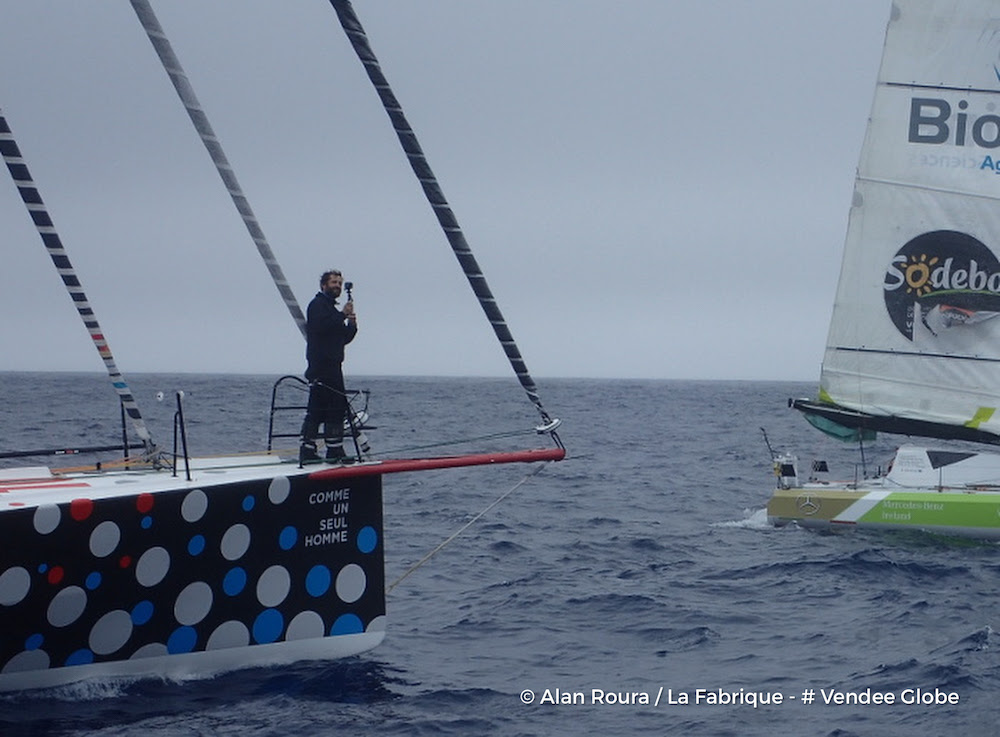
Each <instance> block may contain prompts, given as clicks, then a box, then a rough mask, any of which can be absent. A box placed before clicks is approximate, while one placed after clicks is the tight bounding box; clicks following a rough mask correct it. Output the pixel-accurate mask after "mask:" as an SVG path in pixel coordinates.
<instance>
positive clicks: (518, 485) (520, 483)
mask: <svg viewBox="0 0 1000 737" xmlns="http://www.w3.org/2000/svg"><path fill="white" fill-rule="evenodd" d="M547 465H548V463H540V464H538V465H537V466H536V467H535V469H534V470H533V471H531V472H529V473H528V474H527V475H526V476H525V477H524V478H523V479H521V480H520V481H518V482H517V483H516V484H514V485H513V486H512V487H511V488H509V489H508V490H507V491H505V492H504V493H503V494H501V495H500V496H498V497H497V498H496V499H495V500H494V501H493V502H492V503H491V504H490V505H489V506H488V507H486V508H485V509H483V510H482V511H481V512H479V514H477V515H476V516H475V517H473V518H472V519H470V520H469V521H468V522H466V523H465V524H464V525H462V527H461V528H459V529H458V530H456V531H455V532H454V533H452V535H451V536H450V537H448V539H446V540H445V541H444V542H442V543H441V544H440V545H438V546H437V547H436V548H434V549H433V550H432V551H430V552H429V553H428V554H427V555H425V556H424V557H423V558H421V559H420V560H419V561H417V562H416V563H414V564H413V565H412V566H410V568H409V569H408V570H407V571H406V573H404V574H403V575H402V576H400V577H399V578H397V579H396V580H395V581H394V582H393V583H392V585H391V586H389V588H387V589H386V590H385V593H386V594H389V593H391V592H392V590H393V589H394V588H396V587H397V586H398V585H399V584H400V583H402V582H403V580H404V579H406V578H407V577H409V575H410V574H411V573H413V572H415V571H416V570H417V569H418V568H420V567H421V566H422V565H424V563H426V562H427V561H429V560H430V559H431V558H433V557H434V556H435V555H437V554H438V553H439V552H440V551H441V550H443V549H444V547H445V546H446V545H448V544H449V543H451V541H452V540H454V539H455V538H457V537H458V536H459V535H461V534H462V533H463V532H465V531H466V530H468V529H469V528H470V527H472V525H474V524H475V523H476V522H478V521H479V520H480V519H481V518H482V517H483V515H485V514H486V513H487V512H489V511H490V510H491V509H493V507H495V506H496V505H498V504H499V503H500V502H502V501H503V500H504V499H506V498H507V497H509V496H510V495H511V494H513V493H514V492H515V491H517V490H518V489H520V488H521V487H522V486H524V484H526V483H527V482H528V480H529V479H531V477H532V476H535V475H536V474H537V473H538V472H539V471H541V470H542V469H543V468H545V466H547Z"/></svg>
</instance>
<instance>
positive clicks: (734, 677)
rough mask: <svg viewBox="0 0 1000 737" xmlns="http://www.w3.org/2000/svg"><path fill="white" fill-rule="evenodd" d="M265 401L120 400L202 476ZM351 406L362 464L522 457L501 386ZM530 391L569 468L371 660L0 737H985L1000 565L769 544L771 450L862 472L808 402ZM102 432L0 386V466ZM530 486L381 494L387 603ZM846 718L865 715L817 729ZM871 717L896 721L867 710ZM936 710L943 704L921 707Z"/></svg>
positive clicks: (252, 441)
mask: <svg viewBox="0 0 1000 737" xmlns="http://www.w3.org/2000/svg"><path fill="white" fill-rule="evenodd" d="M274 378H276V377H258V376H254V377H246V376H197V375H181V376H153V375H139V376H133V377H130V382H131V385H132V388H133V390H134V391H135V394H136V397H137V400H138V402H139V405H140V408H141V409H142V410H143V413H144V415H145V416H146V417H147V419H148V422H149V425H150V427H151V429H152V431H153V433H154V437H157V438H158V439H160V442H161V443H169V442H170V437H171V425H170V423H171V419H172V415H173V412H174V409H175V401H174V396H175V395H174V393H175V391H177V390H183V391H184V392H185V397H184V412H185V415H186V418H187V426H188V435H189V442H190V445H191V452H192V453H193V454H211V453H214V452H217V451H220V450H221V451H230V450H253V449H259V448H261V447H262V446H263V445H264V443H265V442H266V436H267V424H268V406H269V400H270V390H271V384H272V382H273V380H274ZM349 383H350V384H351V385H352V386H355V387H357V388H367V389H369V390H370V391H371V402H370V410H371V414H372V419H371V422H372V424H375V425H377V426H378V429H377V430H374V431H373V432H372V433H371V440H372V443H373V445H374V447H375V449H376V450H377V451H378V452H379V453H383V454H384V455H386V456H390V455H394V454H396V453H399V454H403V455H405V454H408V453H407V449H410V448H413V447H416V446H429V445H432V444H435V443H438V442H442V441H444V440H453V441H462V440H471V439H475V438H480V439H477V440H471V442H469V443H468V444H467V446H466V447H467V449H468V448H475V447H477V446H484V447H493V446H494V445H496V444H510V445H512V446H516V445H523V444H525V443H527V444H531V445H534V444H536V443H537V442H538V440H537V439H536V438H535V437H533V436H532V435H530V434H529V435H525V436H522V437H519V438H506V437H504V438H485V437H484V436H487V435H492V434H499V433H506V432H508V431H516V430H521V429H525V428H527V429H529V430H530V428H531V427H532V426H533V424H535V423H536V422H537V415H536V413H535V412H534V409H533V407H531V405H530V404H529V403H528V401H527V400H526V399H525V397H524V395H523V393H522V392H521V389H520V387H519V386H518V385H517V383H516V382H515V381H513V380H506V379H455V378H446V379H431V378H413V379H404V378H371V379H364V378H357V377H352V378H351V380H350V382H349ZM539 388H540V390H541V394H542V399H543V401H544V403H545V405H546V408H547V409H548V411H549V413H550V414H552V415H553V416H558V417H559V418H561V419H562V420H563V427H562V429H561V436H562V439H563V441H564V442H565V443H566V445H567V447H568V449H569V458H568V459H567V460H566V461H564V462H562V463H559V464H551V465H549V466H548V467H546V468H545V469H544V470H542V471H541V472H540V473H539V474H538V475H536V476H534V477H532V478H531V479H530V480H529V481H528V482H527V483H525V484H524V485H522V486H520V487H518V488H517V489H516V490H515V491H514V492H513V493H511V494H510V495H509V496H507V497H506V498H505V499H504V500H503V501H502V502H500V503H499V504H498V505H497V506H496V507H494V508H493V509H492V510H490V511H489V512H488V513H487V514H485V515H484V516H483V517H482V518H481V519H480V520H479V521H478V522H476V523H475V524H473V525H472V526H471V527H470V528H469V529H468V531H467V532H466V533H464V534H463V535H461V536H459V537H458V538H456V539H455V540H454V541H453V542H451V543H450V544H448V545H447V546H445V547H444V548H443V549H442V550H441V551H440V552H439V553H437V555H436V556H435V557H433V558H432V559H431V560H430V561H429V562H428V563H426V564H424V565H423V566H421V567H420V568H418V569H417V570H416V571H415V572H413V573H412V574H411V575H409V577H407V578H406V579H405V580H403V581H402V582H401V583H399V585H398V586H397V587H396V588H395V589H393V590H392V592H391V593H390V594H389V597H388V613H389V622H390V626H389V631H388V636H387V638H386V640H385V642H384V643H383V644H382V645H381V646H380V647H379V648H377V649H376V650H373V651H371V652H368V653H365V654H363V655H361V656H359V657H355V658H351V659H348V660H343V661H336V662H326V663H308V664H302V665H297V666H293V667H283V668H269V669H256V670H248V671H242V672H237V673H230V674H227V675H222V676H217V677H214V678H210V679H203V680H192V681H187V682H180V683H179V682H172V681H140V682H134V681H100V682H89V683H85V684H79V685H74V686H70V687H65V688H61V689H58V690H52V691H43V692H34V693H22V694H17V695H6V696H0V735H3V737H10V736H19V735H61V736H66V737H69V736H73V737H98V736H101V737H110V736H112V735H143V736H144V737H193V736H194V735H213V736H216V735H238V736H239V737H265V736H272V735H273V736H279V735H342V734H353V735H383V736H387V735H400V736H405V737H417V736H420V735H487V734H497V735H510V736H515V735H546V736H548V735H581V734H600V735H635V734H662V735H685V736H686V737H696V736H700V735H711V736H713V737H714V736H719V737H721V736H725V735H734V736H736V735H738V736H740V737H745V736H747V735H762V736H763V735H789V736H794V737H800V736H802V735H823V736H829V737H855V736H857V737H862V736H863V737H894V736H897V735H898V736H899V737H904V736H905V737H911V736H912V735H944V734H953V735H963V737H965V736H968V737H975V736H978V735H995V734H997V727H996V724H997V722H998V719H1000V700H998V694H1000V636H998V635H997V633H996V632H995V628H996V627H1000V586H998V579H1000V547H998V546H997V545H995V544H986V543H978V542H970V541H961V540H953V539H947V538H941V537H934V536H930V535H925V534H922V533H910V534H903V535H898V534H894V535H889V534H868V533H849V534H816V533H811V532H806V531H803V530H800V529H797V528H795V527H788V528H784V529H772V528H770V527H768V525H767V524H766V520H765V517H764V514H763V512H762V510H763V507H764V505H765V503H766V500H767V497H768V493H769V490H770V488H771V486H772V484H773V476H772V473H771V467H770V456H769V453H768V449H767V446H766V445H765V442H764V438H763V434H762V432H761V428H762V427H763V428H765V429H766V430H767V433H768V438H769V440H770V443H771V444H772V445H773V446H774V447H775V448H781V449H797V450H799V451H800V454H801V455H802V457H803V458H804V459H805V462H806V463H807V464H808V461H809V460H810V459H811V458H812V457H814V456H819V457H824V458H826V459H828V460H829V461H830V464H831V466H832V468H833V469H834V475H835V476H836V475H838V473H837V469H839V470H840V475H850V474H853V473H854V464H855V463H857V462H859V461H860V456H859V453H858V449H857V448H856V447H853V446H850V445H841V444H839V443H837V442H836V441H834V440H828V439H826V438H823V437H820V436H819V435H818V433H816V432H815V431H813V430H812V429H811V428H810V427H809V426H808V425H807V424H806V423H805V422H804V421H803V420H802V419H801V418H800V417H799V416H797V413H795V412H793V411H792V410H789V409H787V406H786V400H787V398H788V397H792V396H809V395H812V394H813V393H814V387H813V386H812V385H809V384H794V383H767V382H694V381H612V380H600V381H597V380H543V381H540V382H539ZM158 392H163V393H164V397H165V398H164V399H163V400H162V401H158V400H157V398H156V397H157V394H158ZM295 422H297V418H295V420H294V421H293V422H292V424H295ZM118 427H119V411H118V406H117V400H116V398H115V396H114V394H113V392H112V390H111V389H110V386H109V385H108V383H107V379H106V378H105V377H102V376H98V375H80V374H0V450H13V449H17V448H24V447H32V448H35V447H46V446H51V445H66V446H69V445H73V444H94V443H104V442H108V443H113V442H115V440H116V439H117V437H118V436H119V435H120V431H119V429H118ZM892 447H893V446H892V441H891V439H890V440H880V441H879V442H877V443H876V444H874V445H872V446H870V447H868V448H867V449H866V459H867V460H868V461H869V462H870V463H872V464H873V465H874V464H877V463H878V462H880V461H884V460H885V458H886V457H887V456H888V454H889V453H890V452H891V450H892ZM432 450H433V449H427V450H424V451H421V452H432ZM442 450H449V451H450V450H451V448H447V449H445V448H442ZM528 470H529V469H527V468H525V467H522V466H503V467H490V468H478V469H462V470H455V471H440V472H428V473H423V474H411V475H397V476H390V477H386V480H385V524H386V531H385V537H386V568H387V573H386V578H387V583H389V584H392V583H393V582H394V581H396V580H397V579H399V578H400V577H401V576H402V575H403V574H404V573H405V572H406V571H407V570H409V569H410V568H411V567H412V566H413V565H414V564H415V563H417V562H418V561H419V560H420V559H421V558H423V557H424V556H425V555H426V554H427V553H428V552H429V551H431V550H432V549H434V548H435V547H436V546H438V545H439V544H440V543H441V542H442V541H444V540H445V539H446V538H448V537H449V536H450V535H451V534H452V533H454V532H455V531H456V530H458V529H460V528H461V527H462V526H463V525H465V524H466V523H467V522H468V521H469V520H471V519H473V517H475V515H477V514H478V513H479V512H480V511H481V510H483V509H485V508H486V507H488V506H489V505H490V504H491V503H493V502H494V501H495V500H497V499H498V498H500V497H501V496H502V495H504V494H505V493H507V492H509V491H510V490H511V489H512V488H514V487H515V485H517V484H518V482H520V481H521V480H522V479H523V478H524V476H525V474H526V472H527V471H528ZM2 544H3V543H2V542H0V545H2ZM0 636H3V635H2V633H0ZM661 689H662V690H661ZM917 689H920V696H917ZM835 691H836V692H838V693H840V694H847V695H848V696H845V697H843V698H849V699H851V700H853V701H854V703H846V704H845V703H841V704H837V703H830V704H826V703H824V701H825V698H824V697H827V698H833V693H834V692H835ZM810 694H811V695H812V702H811V703H808V702H809V695H810ZM885 694H892V695H893V698H894V700H895V702H894V703H893V704H886V703H857V702H864V701H869V702H872V701H875V700H877V699H878V698H880V697H879V696H877V695H882V696H881V698H884V695H885ZM928 694H929V698H930V700H931V701H932V703H921V702H922V700H923V699H926V698H928ZM952 694H953V695H956V696H957V699H958V701H957V703H933V701H934V700H935V699H941V698H944V699H945V700H947V697H948V695H952ZM779 695H780V696H781V701H782V703H780V704H779V703H774V702H775V701H776V700H777V697H778V696H779ZM657 698H658V699H659V703H655V701H656V699H657ZM953 698H954V697H953ZM765 699H767V700H768V702H769V703H762V702H764V701H765ZM647 700H648V703H646V701H647ZM684 700H687V701H688V703H686V704H685V703H683V702H684ZM906 700H909V701H916V703H903V702H904V701H906ZM563 701H566V702H568V703H560V702H563ZM574 701H576V702H577V703H572V702H574ZM526 702H530V703H526ZM553 702H554V703H553ZM580 702H582V703H580ZM595 702H596V703H595ZM610 702H625V703H610ZM720 702H723V703H720ZM724 702H728V703H724Z"/></svg>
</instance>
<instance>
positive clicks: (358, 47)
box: [330, 0, 555, 436]
mask: <svg viewBox="0 0 1000 737" xmlns="http://www.w3.org/2000/svg"><path fill="white" fill-rule="evenodd" d="M330 4H331V5H332V6H333V9H334V10H335V11H336V12H337V17H338V18H339V19H340V25H341V27H342V28H343V29H344V33H346V34H347V38H348V39H349V40H350V42H351V46H352V47H353V48H354V51H355V53H356V54H357V55H358V58H359V59H360V60H361V63H362V64H363V65H364V68H365V71H366V72H367V73H368V78H369V79H370V80H371V82H372V84H373V85H374V87H375V91H376V92H377V93H378V96H379V99H381V101H382V106H383V107H384V108H385V111H386V113H387V114H388V116H389V120H390V121H392V127H393V129H394V130H395V131H396V136H397V137H398V138H399V143H400V145H402V147H403V151H404V153H405V154H406V157H407V159H408V160H409V162H410V167H411V168H412V169H413V173H414V174H416V176H417V179H418V180H419V181H420V185H421V187H423V190H424V194H425V195H426V197H427V200H428V202H429V203H430V205H431V207H432V208H433V210H434V214H435V215H436V216H437V219H438V222H439V223H440V225H441V228H442V230H443V231H444V234H445V237H446V238H447V239H448V243H449V244H450V245H451V249H452V251H453V252H454V254H455V258H457V259H458V262H459V264H460V265H461V267H462V271H463V272H464V273H465V277H466V279H468V281H469V286H471V287H472V291H473V292H474V293H475V295H476V297H477V298H478V299H479V304H480V306H481V307H482V308H483V312H485V313H486V317H487V319H488V320H489V321H490V324H491V325H492V326H493V332H494V333H496V336H497V339H498V340H499V341H500V345H501V346H502V347H503V350H504V353H506V354H507V360H508V361H510V365H511V368H513V369H514V373H515V374H516V375H517V378H518V381H520V382H521V386H522V387H523V388H524V391H525V393H526V394H527V395H528V399H529V400H531V403H532V404H534V405H535V408H536V409H537V410H538V412H539V414H540V415H541V416H542V419H543V420H544V421H545V422H546V423H549V422H551V421H552V418H550V417H549V415H548V413H547V412H546V411H545V408H544V407H543V406H542V401H541V399H540V397H539V396H538V388H537V387H536V386H535V382H534V380H533V379H532V378H531V375H530V374H529V373H528V367H527V365H526V364H525V362H524V359H523V358H522V357H521V352H520V351H519V350H518V348H517V344H516V343H515V342H514V338H513V336H512V335H511V332H510V329H509V328H508V327H507V322H506V320H505V319H504V317H503V314H502V313H501V312H500V307H499V306H498V305H497V302H496V299H494V297H493V293H492V292H491V291H490V288H489V285H488V284H487V283H486V277H485V276H483V272H482V270H481V269H480V268H479V264H478V263H477V262H476V258H475V256H474V255H473V254H472V250H471V249H470V248H469V244H468V243H467V242H466V240H465V235H464V234H463V233H462V229H461V227H460V226H459V224H458V220H457V219H456V218H455V214H454V213H453V212H452V210H451V206H450V205H449V204H448V202H447V200H446V199H445V196H444V192H443V191H442V190H441V186H440V184H439V183H438V181H437V178H436V177H435V176H434V172H433V171H431V167H430V164H429V163H428V162H427V157H426V156H424V152H423V149H421V147H420V143H419V142H418V141H417V136H416V134H415V133H414V132H413V129H412V128H411V127H410V124H409V123H408V122H407V120H406V116H405V115H404V114H403V109H402V107H401V106H400V104H399V102H398V101H397V100H396V96H395V95H394V94H393V92H392V89H391V88H390V87H389V82H388V80H387V79H386V78H385V75H384V74H383V73H382V68H381V66H380V65H379V62H378V59H377V58H376V57H375V52H374V51H373V50H372V48H371V45H370V44H369V43H368V37H367V35H366V34H365V30H364V28H363V27H362V26H361V22H360V21H359V20H358V17H357V15H356V14H355V13H354V8H353V7H352V6H351V3H350V1H349V0H330ZM552 435H553V436H555V433H554V432H553V433H552Z"/></svg>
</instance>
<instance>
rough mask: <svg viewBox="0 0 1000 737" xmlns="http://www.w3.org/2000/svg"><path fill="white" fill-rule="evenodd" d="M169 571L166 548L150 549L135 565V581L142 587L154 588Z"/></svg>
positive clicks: (168, 555) (168, 558) (168, 557)
mask: <svg viewBox="0 0 1000 737" xmlns="http://www.w3.org/2000/svg"><path fill="white" fill-rule="evenodd" d="M169 570H170V553H168V552H167V550H166V548H160V547H156V548H150V549H149V550H147V551H146V552H145V553H143V554H142V555H141V556H139V560H138V562H137V563H136V564H135V580H136V581H138V582H139V583H140V584H142V585H143V586H147V587H148V586H156V584H158V583H159V582H160V581H162V580H163V577H164V576H166V575H167V572H168V571H169Z"/></svg>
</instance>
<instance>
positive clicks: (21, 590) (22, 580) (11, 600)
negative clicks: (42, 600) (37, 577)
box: [0, 566, 31, 606]
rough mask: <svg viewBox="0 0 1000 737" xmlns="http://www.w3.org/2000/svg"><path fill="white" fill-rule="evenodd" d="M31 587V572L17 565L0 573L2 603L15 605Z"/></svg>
mask: <svg viewBox="0 0 1000 737" xmlns="http://www.w3.org/2000/svg"><path fill="white" fill-rule="evenodd" d="M30 588H31V574H29V573H28V572H27V571H26V570H25V569H23V568H21V567H20V566H17V567H16V568H8V569H7V570H6V571H4V572H3V574H0V605H3V606H13V605H14V604H17V603H18V602H20V601H21V600H22V599H24V597H25V596H27V595H28V589H30Z"/></svg>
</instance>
